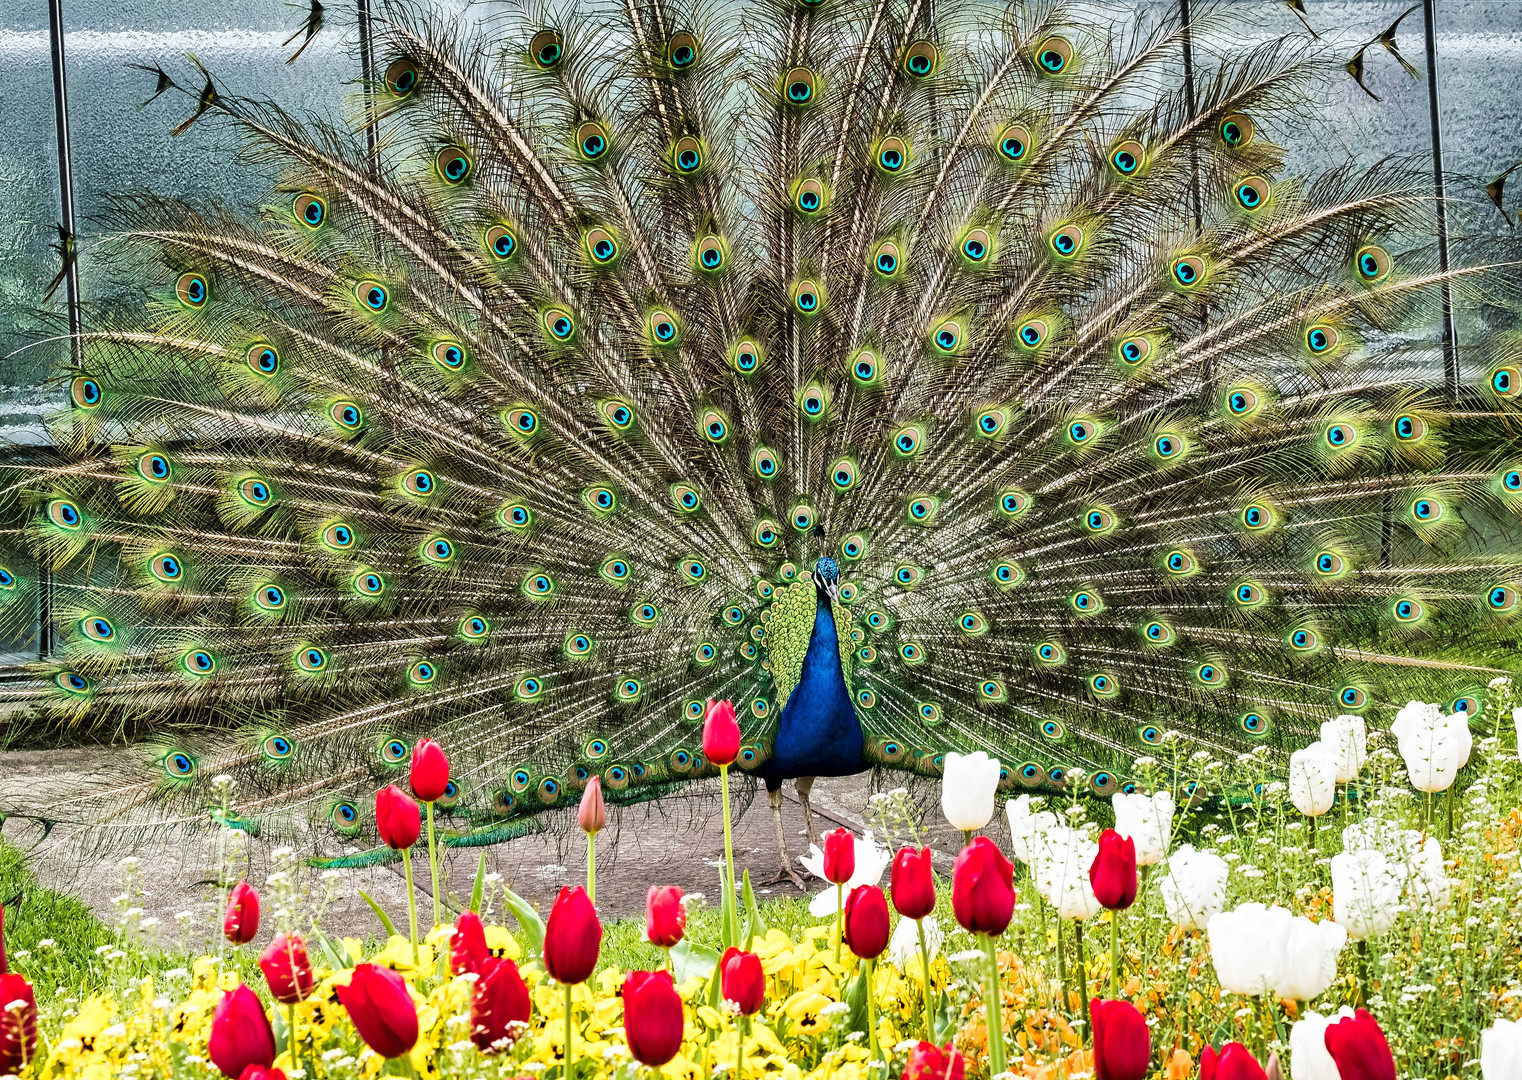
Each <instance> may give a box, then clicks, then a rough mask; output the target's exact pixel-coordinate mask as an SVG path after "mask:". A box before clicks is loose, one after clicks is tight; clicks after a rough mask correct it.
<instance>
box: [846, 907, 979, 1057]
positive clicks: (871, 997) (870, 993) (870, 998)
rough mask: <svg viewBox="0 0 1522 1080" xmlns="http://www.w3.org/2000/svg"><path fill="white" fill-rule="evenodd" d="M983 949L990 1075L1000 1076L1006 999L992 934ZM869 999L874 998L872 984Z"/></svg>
mask: <svg viewBox="0 0 1522 1080" xmlns="http://www.w3.org/2000/svg"><path fill="white" fill-rule="evenodd" d="M983 951H984V952H986V953H987V954H988V996H987V1000H985V1001H984V1003H983V1011H984V1012H985V1013H986V1014H987V1016H988V1075H989V1076H998V1075H999V1074H1000V1073H1002V1072H1003V1071H1004V1001H1003V998H1002V996H1001V995H1000V993H999V948H998V943H997V942H996V941H995V940H994V936H993V935H992V934H984V935H983ZM867 1000H868V1002H870V1001H871V1000H872V993H871V987H870V986H869V987H868V988H867ZM869 1015H870V1013H869Z"/></svg>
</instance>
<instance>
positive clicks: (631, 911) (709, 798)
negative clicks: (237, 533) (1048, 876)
mask: <svg viewBox="0 0 1522 1080" xmlns="http://www.w3.org/2000/svg"><path fill="white" fill-rule="evenodd" d="M124 753H126V751H123V750H119V749H94V748H89V749H70V750H62V751H16V752H8V753H3V754H0V800H3V802H5V803H7V804H9V805H16V804H17V803H19V802H22V801H23V800H22V799H20V798H18V796H19V795H21V794H22V793H24V792H25V791H26V790H27V789H28V788H30V787H33V786H35V785H36V784H38V782H39V781H41V780H43V779H44V778H45V780H46V783H47V786H48V787H50V788H54V789H56V788H57V787H58V786H59V785H60V784H63V785H67V783H68V780H69V777H70V776H71V775H73V776H78V777H79V779H80V781H81V782H84V781H86V780H89V779H92V778H96V777H99V776H100V775H102V774H109V772H110V771H112V770H113V767H114V765H115V763H117V762H118V761H119V760H120V759H121V756H122V755H123V754H124ZM872 783H873V780H872V774H862V775H859V776H851V777H830V778H825V779H821V780H819V781H818V782H816V784H815V785H814V789H813V807H814V812H815V827H816V828H817V829H818V830H819V831H820V832H824V831H826V830H828V829H831V828H834V827H836V826H837V825H849V826H850V827H852V828H853V829H856V830H858V831H860V830H861V829H864V828H865V811H866V809H867V805H868V800H869V798H870V797H871V794H872V792H873V790H874V789H873V787H872ZM897 783H898V778H895V777H891V776H890V777H888V779H887V784H888V786H892V785H894V784H897ZM785 790H786V794H787V796H788V798H787V799H786V801H785V802H784V804H783V820H784V826H785V828H786V829H787V832H788V849H789V855H790V856H792V858H793V859H794V863H795V865H796V859H797V856H799V855H801V854H804V853H805V852H806V851H807V848H808V844H807V841H806V840H805V839H804V837H803V835H802V833H803V814H802V810H801V808H800V806H799V804H798V803H797V801H796V798H795V797H794V796H793V794H792V789H791V786H789V787H788V788H787V789H785ZM916 796H917V799H918V801H919V803H920V806H921V809H922V811H923V818H924V821H925V825H926V827H928V828H929V829H930V831H931V833H932V836H933V839H932V844H933V846H934V847H935V848H936V850H937V852H938V853H950V852H955V851H956V850H958V849H959V848H960V846H961V843H960V837H959V836H958V835H957V834H956V833H955V832H954V831H952V830H950V828H949V827H948V826H947V825H946V823H945V821H944V819H942V818H941V816H940V810H939V805H938V798H939V787H938V785H925V784H921V785H920V789H919V790H917V791H916ZM736 801H737V804H740V805H741V806H743V809H741V810H740V813H739V814H738V816H737V817H736V818H735V820H734V823H733V835H734V845H735V868H736V874H737V876H738V875H739V874H740V873H742V872H743V871H744V870H746V869H749V870H750V873H751V880H752V882H753V883H756V884H757V885H758V886H759V883H760V882H762V881H765V880H767V879H769V878H771V877H772V876H773V875H774V874H775V873H776V869H777V858H776V835H775V832H774V829H773V825H772V816H771V810H770V807H769V806H768V804H767V801H766V796H765V792H764V790H760V789H759V788H758V790H757V791H756V794H755V797H754V798H752V799H749V800H748V803H747V800H744V799H737V800H736ZM1000 817H1001V819H1002V815H1000ZM550 821H551V829H549V830H547V831H545V832H543V833H538V834H534V835H530V836H526V837H522V838H519V839H517V840H512V841H509V842H507V843H504V844H498V845H495V846H493V847H488V848H462V849H446V856H445V859H444V871H445V874H446V880H447V882H448V885H447V887H446V889H445V894H446V897H451V896H452V897H453V898H454V899H455V900H456V901H458V900H459V899H460V898H468V896H469V894H470V887H471V882H472V880H473V878H474V876H475V871H476V865H477V860H478V859H479V857H480V854H481V852H482V851H484V852H485V853H486V861H487V868H488V870H489V871H492V872H495V873H498V874H501V875H502V877H503V879H504V881H505V882H506V884H507V885H508V887H509V888H511V889H513V890H514V891H515V892H517V893H518V894H520V895H521V896H524V897H525V898H527V899H528V900H529V901H530V902H532V903H533V904H534V905H535V906H536V907H537V908H538V909H539V910H540V912H541V913H544V912H547V911H548V910H549V905H550V904H551V903H552V902H553V900H554V897H555V894H556V893H557V892H558V890H559V889H560V887H561V886H562V885H568V884H576V883H578V882H583V881H585V865H586V864H585V858H586V848H585V841H584V839H583V838H582V836H581V834H580V833H579V832H574V828H575V823H574V819H573V818H572V817H571V814H570V813H568V812H561V813H557V814H556V815H554V817H553V818H551V819H550ZM1002 827H1003V826H1002V821H996V822H995V828H998V829H1002ZM3 835H4V838H5V840H6V841H8V842H9V843H11V844H13V845H15V846H17V847H19V848H21V849H22V850H23V851H25V852H26V853H27V854H28V855H29V857H30V858H31V860H32V864H33V866H34V868H35V870H36V872H37V875H38V878H39V880H40V881H42V882H43V883H45V884H47V885H48V886H50V887H52V888H55V889H59V890H61V891H64V892H70V893H74V894H76V895H79V896H80V897H82V898H83V899H84V901H85V902H86V903H87V904H89V906H90V907H91V908H92V909H93V910H94V911H95V912H96V913H97V914H99V915H100V916H101V918H103V919H105V920H107V921H108V922H109V921H113V920H114V919H115V918H116V916H117V913H118V905H117V903H116V902H115V898H116V897H118V896H119V895H120V894H121V891H122V889H121V871H120V869H119V868H118V865H117V861H118V859H119V858H120V856H121V854H122V853H120V852H118V853H113V854H111V855H108V856H105V857H90V856H85V855H82V854H81V848H80V846H79V845H78V844H77V843H75V842H74V841H76V840H77V839H78V838H77V837H75V836H73V835H71V834H70V833H69V832H68V831H67V830H65V829H63V828H59V829H55V830H53V832H52V833H51V834H50V835H48V836H46V837H44V836H43V835H42V830H41V829H40V828H39V827H38V826H36V825H35V824H34V823H33V822H30V821H26V820H23V819H19V818H12V819H10V820H8V821H6V822H5V825H4V830H3ZM995 835H997V833H996V834H995ZM598 841H599V842H598V845H597V856H598V858H597V886H598V888H597V893H598V908H599V910H600V911H601V913H602V914H603V916H604V918H619V917H622V916H627V915H636V914H641V913H642V912H643V911H644V903H645V893H646V892H647V891H648V889H649V887H650V886H651V885H655V884H676V885H680V886H682V888H683V889H684V890H686V891H688V892H702V893H704V894H706V895H707V896H708V897H709V898H711V899H712V898H716V896H717V894H718V889H719V881H718V872H719V871H718V867H719V866H720V864H721V862H722V860H723V852H724V833H723V825H722V816H721V809H720V806H719V802H718V798H717V796H716V795H709V794H706V793H705V794H694V795H690V796H675V797H670V798H667V799H665V800H662V801H660V802H651V803H641V804H636V805H633V806H627V807H619V808H611V807H610V810H609V828H608V831H606V832H604V833H603V834H602V835H601V836H599V838H598ZM422 850H423V849H421V848H420V849H419V851H420V852H421V851H422ZM135 854H136V855H137V857H138V860H139V864H138V865H139V868H140V869H139V880H140V887H141V888H142V889H143V890H144V891H145V893H146V895H145V896H143V897H142V898H140V900H139V901H138V902H139V904H140V906H142V908H143V909H144V912H143V913H144V916H145V917H152V918H156V919H158V920H159V925H160V931H159V932H160V933H162V934H164V935H165V936H166V937H168V938H170V939H172V940H176V941H177V940H178V936H179V930H178V928H177V925H176V923H175V916H176V914H178V913H180V912H183V911H187V910H189V911H192V912H194V913H196V918H195V923H196V925H198V926H201V927H209V926H211V925H213V924H212V921H211V918H210V913H211V911H212V910H214V900H213V897H214V895H215V889H214V888H213V886H212V885H210V884H209V883H208V882H209V880H210V879H211V878H213V877H214V874H215V866H216V854H215V848H214V843H213V841H212V840H211V839H210V837H209V836H208V837H205V838H195V839H192V840H190V841H184V840H182V839H180V838H174V839H166V840H164V841H160V842H155V841H154V840H153V839H152V838H149V839H148V840H147V841H146V842H144V843H142V844H141V845H140V846H139V848H138V849H137V850H136V852H135ZM247 858H248V865H247V867H246V870H245V874H244V876H246V877H247V878H248V879H249V880H250V881H252V882H253V883H254V884H255V885H256V886H259V887H261V889H262V886H263V881H264V878H265V875H266V874H267V872H268V869H267V867H268V862H267V845H263V844H260V843H258V842H255V843H253V844H252V845H251V846H250V850H249V852H248V854H247ZM943 860H944V862H943ZM937 865H938V868H939V869H942V870H949V869H950V855H949V854H946V855H944V856H942V857H940V858H938V860H937ZM414 871H415V874H416V876H417V880H418V884H419V886H420V895H419V905H420V910H426V906H427V905H428V903H429V900H428V897H427V895H426V893H427V888H428V884H429V883H428V870H427V858H426V855H424V857H423V858H421V859H417V860H414ZM800 872H801V871H800ZM344 873H345V874H346V875H348V884H347V886H346V887H345V888H343V889H342V890H341V891H342V892H343V894H344V898H343V899H342V900H340V901H339V902H338V903H337V904H336V905H335V906H333V907H331V908H330V909H329V911H328V913H327V915H326V916H325V918H324V920H323V922H324V927H325V928H326V929H328V930H329V932H330V933H335V934H348V935H354V936H358V937H367V936H369V935H371V934H373V933H375V932H376V931H377V929H378V924H377V923H376V921H375V916H374V914H373V913H372V912H371V911H370V909H369V908H368V906H367V905H366V904H365V903H364V901H363V900H362V899H360V898H359V896H358V895H357V891H358V890H360V889H362V890H364V891H365V892H366V893H368V894H369V895H370V896H371V897H372V898H373V899H374V900H375V901H376V902H377V903H379V904H380V905H381V906H382V907H383V908H385V909H386V910H387V912H388V913H390V915H391V917H392V919H393V921H395V922H396V923H397V925H399V926H400V925H402V924H403V920H404V919H405V917H406V910H407V908H406V891H405V882H404V879H403V876H402V867H401V864H400V863H399V862H398V863H395V864H387V865H384V866H377V867H369V868H365V869H359V870H348V871H345V872H344ZM804 876H805V878H807V875H806V874H805V875H804ZM883 883H884V884H885V885H886V884H887V880H886V875H884V882H883ZM810 887H811V888H815V889H820V888H823V887H824V883H823V882H818V881H814V882H810ZM757 892H758V895H760V896H762V897H766V896H800V895H802V893H800V892H799V890H798V889H797V888H796V887H795V886H793V885H792V884H791V883H789V882H784V883H783V884H782V885H780V886H771V887H758V889H757ZM268 933H269V930H268V929H267V928H266V930H265V931H264V933H263V934H262V935H261V937H264V936H267V935H268Z"/></svg>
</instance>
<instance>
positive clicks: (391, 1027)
mask: <svg viewBox="0 0 1522 1080" xmlns="http://www.w3.org/2000/svg"><path fill="white" fill-rule="evenodd" d="M409 801H410V800H409ZM338 1000H339V1003H340V1004H342V1005H343V1007H344V1011H345V1012H347V1013H348V1014H349V1022H350V1023H351V1024H353V1025H354V1030H355V1031H358V1032H359V1037H360V1038H361V1039H364V1040H365V1045H366V1046H368V1047H369V1048H370V1049H371V1050H374V1051H375V1052H376V1053H377V1054H379V1055H380V1056H381V1057H384V1058H394V1057H401V1056H402V1055H403V1054H405V1053H406V1052H407V1051H408V1050H411V1049H412V1047H413V1044H414V1043H416V1042H417V1034H418V1029H417V1006H416V1005H414V1004H413V1003H412V993H411V991H409V990H408V989H407V981H406V980H405V979H403V978H402V977H401V976H400V975H398V974H397V973H396V972H394V971H392V970H391V969H390V968H383V967H377V966H376V965H374V964H355V965H354V973H353V974H352V975H350V976H349V985H348V986H340V987H338Z"/></svg>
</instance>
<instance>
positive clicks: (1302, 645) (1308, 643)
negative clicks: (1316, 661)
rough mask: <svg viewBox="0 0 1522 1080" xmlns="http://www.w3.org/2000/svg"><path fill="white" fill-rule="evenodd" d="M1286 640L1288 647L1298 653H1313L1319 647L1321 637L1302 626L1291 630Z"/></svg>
mask: <svg viewBox="0 0 1522 1080" xmlns="http://www.w3.org/2000/svg"><path fill="white" fill-rule="evenodd" d="M1286 640H1287V641H1288V642H1289V647H1290V648H1291V649H1293V650H1294V651H1295V652H1299V653H1308V652H1315V651H1316V650H1317V649H1318V648H1320V646H1321V636H1320V635H1319V634H1317V633H1316V631H1314V630H1312V629H1310V628H1309V627H1304V626H1302V627H1298V628H1297V629H1294V630H1291V631H1290V633H1289V637H1288V638H1287V639H1286Z"/></svg>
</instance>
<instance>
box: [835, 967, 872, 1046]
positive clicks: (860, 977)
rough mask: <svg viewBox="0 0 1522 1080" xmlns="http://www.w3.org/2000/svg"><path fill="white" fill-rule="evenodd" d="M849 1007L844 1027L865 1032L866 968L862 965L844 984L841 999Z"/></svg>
mask: <svg viewBox="0 0 1522 1080" xmlns="http://www.w3.org/2000/svg"><path fill="white" fill-rule="evenodd" d="M841 1000H843V1001H844V1002H845V1003H846V1004H847V1005H849V1006H850V1007H851V1011H850V1012H849V1013H847V1014H846V1028H847V1030H849V1031H859V1032H861V1033H862V1034H863V1035H865V1034H866V1033H867V969H866V965H862V968H861V970H860V971H858V972H857V973H856V977H855V978H854V979H852V980H851V981H850V982H849V983H847V984H846V992H845V994H844V995H843V996H842V999H841Z"/></svg>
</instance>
